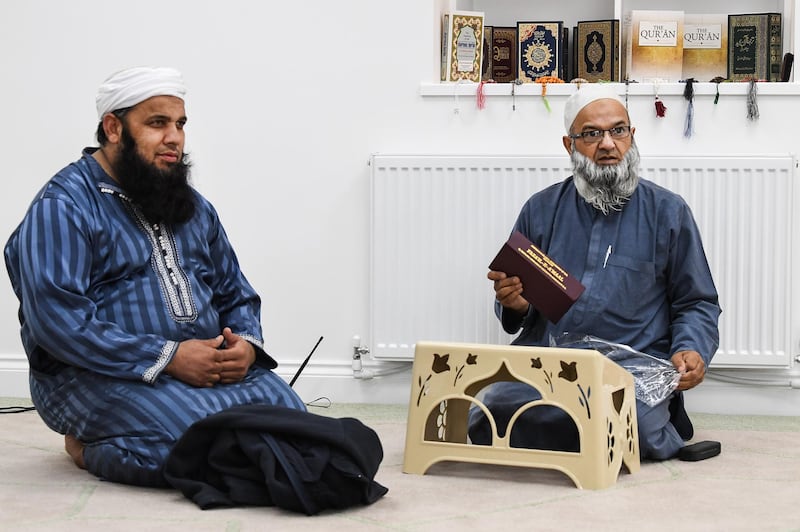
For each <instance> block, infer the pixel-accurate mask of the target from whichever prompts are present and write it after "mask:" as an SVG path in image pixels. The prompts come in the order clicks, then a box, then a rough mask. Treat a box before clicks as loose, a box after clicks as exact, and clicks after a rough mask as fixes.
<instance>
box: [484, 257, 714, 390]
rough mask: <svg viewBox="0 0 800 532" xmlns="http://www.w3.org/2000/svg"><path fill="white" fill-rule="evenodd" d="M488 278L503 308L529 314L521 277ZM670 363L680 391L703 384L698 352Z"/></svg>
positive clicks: (494, 274)
mask: <svg viewBox="0 0 800 532" xmlns="http://www.w3.org/2000/svg"><path fill="white" fill-rule="evenodd" d="M486 277H487V278H488V279H489V280H490V281H492V282H493V283H494V292H495V297H496V298H497V301H499V302H500V304H501V305H503V307H505V308H508V309H511V310H513V311H514V312H517V313H518V314H521V315H523V316H524V315H525V314H527V312H528V306H529V303H528V301H527V300H526V299H525V298H524V297H522V281H520V279H519V277H516V276H514V277H509V276H507V275H506V274H505V273H503V272H496V271H490V272H489V273H488V274H487V275H486ZM670 361H671V362H672V365H673V366H675V369H677V370H678V373H680V374H681V379H680V381H679V382H678V390H689V389H691V388H694V387H695V386H697V385H698V384H700V383H701V382H703V379H704V378H705V375H706V364H705V362H704V361H703V357H701V356H700V353H698V352H697V351H680V352H678V353H675V354H674V355H672V357H671V358H670Z"/></svg>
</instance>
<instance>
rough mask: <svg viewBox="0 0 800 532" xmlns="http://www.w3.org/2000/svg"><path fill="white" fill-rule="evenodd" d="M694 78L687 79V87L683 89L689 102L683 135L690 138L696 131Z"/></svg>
mask: <svg viewBox="0 0 800 532" xmlns="http://www.w3.org/2000/svg"><path fill="white" fill-rule="evenodd" d="M693 85H694V78H689V79H687V80H686V88H685V89H683V97H684V98H686V100H687V101H688V102H689V106H688V107H687V108H686V123H685V124H684V127H683V136H684V137H686V138H687V139H688V138H691V137H692V134H693V133H694V86H693Z"/></svg>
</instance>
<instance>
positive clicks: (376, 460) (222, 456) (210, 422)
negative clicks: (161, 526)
mask: <svg viewBox="0 0 800 532" xmlns="http://www.w3.org/2000/svg"><path fill="white" fill-rule="evenodd" d="M381 460H383V447H382V446H381V442H380V439H379V438H378V435H377V434H376V433H375V431H373V430H372V429H371V428H369V427H367V426H366V425H364V424H363V423H361V422H360V421H358V420H357V419H352V418H341V419H337V418H332V417H325V416H319V415H316V414H312V413H310V412H302V411H299V410H293V409H290V408H285V407H278V406H271V405H245V406H238V407H234V408H230V409H228V410H224V411H222V412H219V413H217V414H214V415H212V416H209V417H207V418H206V419H203V420H201V421H198V422H197V423H195V424H194V425H192V426H191V427H189V429H188V430H187V431H186V433H185V434H184V435H183V436H182V437H181V439H180V440H179V441H178V443H177V444H176V445H175V447H174V448H173V449H172V451H171V452H170V455H169V457H168V458H167V462H166V465H165V470H164V477H165V478H166V479H167V481H168V482H169V483H170V485H172V486H173V487H175V488H177V489H179V490H180V491H181V492H182V493H183V494H184V495H185V496H186V497H187V498H189V499H191V500H192V501H194V502H195V504H197V505H198V506H199V507H200V508H202V509H204V510H205V509H208V508H215V507H230V506H240V505H250V506H278V507H280V508H285V509H287V510H292V511H296V512H302V513H305V514H307V515H314V514H316V513H319V512H320V511H322V510H325V509H333V508H335V509H340V508H347V507H350V506H355V505H359V504H371V503H373V502H375V501H377V500H378V499H379V498H381V497H382V496H383V495H385V494H386V492H387V491H388V490H387V489H386V488H385V487H384V486H382V485H380V484H379V483H377V482H375V480H374V478H375V474H376V473H377V471H378V466H379V464H380V462H381Z"/></svg>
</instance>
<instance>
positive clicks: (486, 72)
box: [481, 26, 493, 81]
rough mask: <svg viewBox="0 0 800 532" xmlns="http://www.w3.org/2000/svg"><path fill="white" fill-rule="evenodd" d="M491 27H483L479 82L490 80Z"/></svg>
mask: <svg viewBox="0 0 800 532" xmlns="http://www.w3.org/2000/svg"><path fill="white" fill-rule="evenodd" d="M492 37H493V32H492V26H484V27H483V65H482V67H481V80H483V81H486V80H490V79H492Z"/></svg>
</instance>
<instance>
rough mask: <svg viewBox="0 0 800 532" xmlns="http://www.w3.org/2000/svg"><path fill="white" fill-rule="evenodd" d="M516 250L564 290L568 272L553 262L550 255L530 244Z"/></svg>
mask: <svg viewBox="0 0 800 532" xmlns="http://www.w3.org/2000/svg"><path fill="white" fill-rule="evenodd" d="M517 252H518V253H519V254H520V255H522V256H523V257H525V258H526V259H528V261H530V263H531V264H533V265H534V266H536V267H537V268H539V270H540V271H541V272H542V273H544V274H545V275H547V277H549V278H550V279H552V280H553V282H555V283H556V284H557V285H558V286H560V287H561V289H562V290H564V291H566V289H567V286H566V284H565V280H566V278H567V277H569V274H568V273H567V272H566V271H564V269H563V268H561V267H560V266H559V265H558V264H556V263H555V262H553V260H552V259H551V258H550V257H548V256H547V255H545V254H544V253H542V251H541V250H540V249H539V248H537V247H536V246H534V245H532V244H531V247H530V248H528V249H522V248H517Z"/></svg>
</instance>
